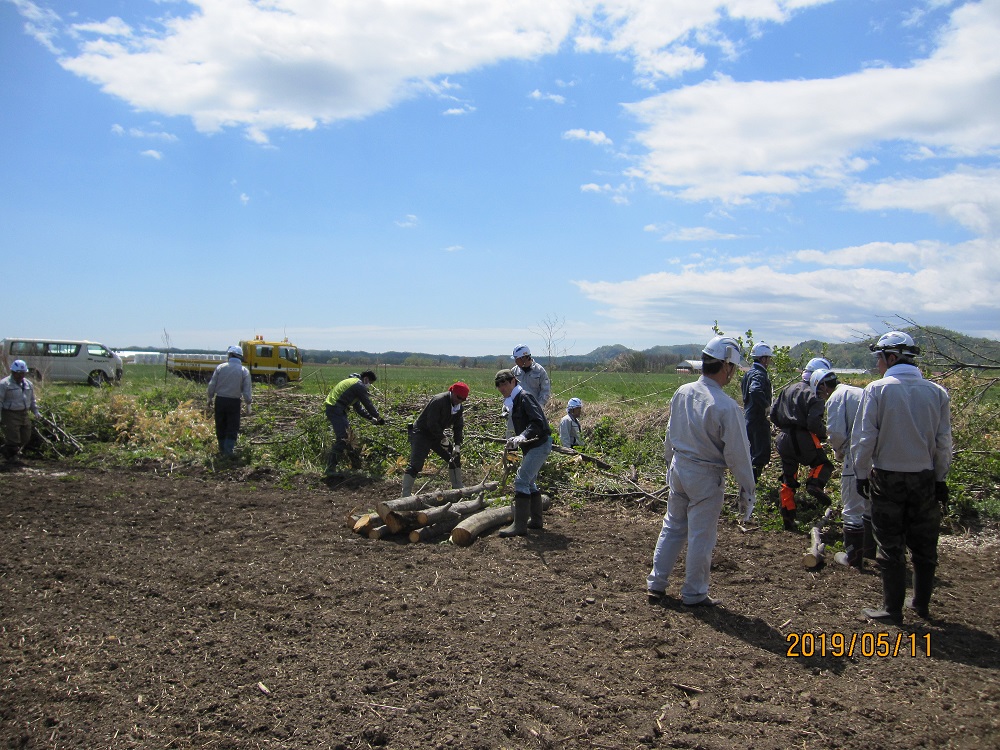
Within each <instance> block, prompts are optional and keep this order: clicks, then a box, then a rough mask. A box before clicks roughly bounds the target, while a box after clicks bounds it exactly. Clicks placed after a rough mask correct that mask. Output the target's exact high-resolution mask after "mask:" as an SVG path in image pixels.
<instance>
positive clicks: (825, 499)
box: [806, 481, 833, 508]
mask: <svg viewBox="0 0 1000 750" xmlns="http://www.w3.org/2000/svg"><path fill="white" fill-rule="evenodd" d="M806 492H808V493H809V494H810V495H812V496H813V497H814V498H816V499H817V500H819V502H820V504H821V505H822V506H823V507H824V508H829V507H830V505H831V503H833V499H832V498H831V497H830V496H829V495H827V494H826V492H824V491H823V485H822V484H820V483H819V482H813V481H809V482H806Z"/></svg>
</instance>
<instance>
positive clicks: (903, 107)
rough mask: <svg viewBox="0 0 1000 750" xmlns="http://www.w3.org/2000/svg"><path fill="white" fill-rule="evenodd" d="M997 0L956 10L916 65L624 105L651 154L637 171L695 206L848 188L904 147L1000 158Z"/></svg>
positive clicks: (726, 85) (735, 84)
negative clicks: (881, 154)
mask: <svg viewBox="0 0 1000 750" xmlns="http://www.w3.org/2000/svg"><path fill="white" fill-rule="evenodd" d="M998 36H1000V2H998V1H997V0H984V2H981V3H968V4H966V5H963V6H961V7H959V8H957V9H956V10H955V12H954V13H953V16H952V23H951V25H950V26H949V27H948V28H947V29H946V31H945V33H944V34H943V35H942V36H941V37H940V46H939V47H938V49H937V50H936V51H934V52H933V54H931V55H930V56H929V57H928V58H927V59H925V60H921V61H918V62H917V63H915V64H913V65H911V66H909V67H897V68H890V67H881V68H872V69H867V70H863V71H861V72H858V73H854V74H851V75H846V76H842V77H839V78H828V79H820V80H786V81H752V82H740V81H734V80H731V79H729V78H726V77H724V76H717V77H715V78H714V79H712V80H710V81H707V82H705V83H700V84H697V85H694V86H687V87H683V88H679V89H675V90H672V91H668V92H666V93H663V94H659V95H657V96H652V97H650V98H648V99H646V100H644V101H640V102H636V103H633V104H630V105H628V106H627V110H628V111H629V112H631V113H632V114H633V115H634V116H635V117H636V119H637V120H638V121H639V122H640V123H641V125H642V131H641V132H640V133H638V134H637V139H638V141H639V142H640V143H641V144H642V145H643V146H645V147H646V149H647V150H648V153H647V154H646V155H645V156H644V157H643V159H642V160H641V162H640V165H639V167H638V168H637V169H636V170H635V172H634V174H635V175H637V176H641V177H642V178H643V179H645V180H647V181H648V182H649V183H650V184H652V185H654V186H657V187H660V188H664V189H666V190H669V191H673V192H675V193H676V194H677V195H679V196H680V197H683V198H686V199H689V200H702V199H712V198H714V199H722V200H725V201H730V202H734V203H738V202H740V201H744V200H746V199H747V198H749V197H751V196H754V195H758V194H765V193H778V194H780V193H788V194H792V193H799V192H803V191H809V190H815V189H818V188H822V187H843V186H844V185H846V184H849V183H850V182H852V181H854V180H855V179H857V177H858V176H859V175H860V173H862V172H864V171H865V170H866V168H867V167H868V165H869V163H870V161H869V159H870V157H869V156H868V152H869V150H870V149H873V148H875V147H878V146H882V145H885V144H892V143H896V142H902V143H905V144H911V145H912V147H914V148H915V149H929V150H932V151H933V152H936V153H937V154H938V155H944V156H948V157H951V158H955V157H970V156H982V155H991V156H995V155H996V154H997V152H998V150H1000V56H998V55H997V54H996V39H997V38H998Z"/></svg>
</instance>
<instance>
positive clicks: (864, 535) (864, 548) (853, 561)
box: [826, 383, 875, 570]
mask: <svg viewBox="0 0 1000 750" xmlns="http://www.w3.org/2000/svg"><path fill="white" fill-rule="evenodd" d="M864 392H865V391H864V388H858V387H857V386H856V385H847V384H846V383H841V384H840V385H838V386H837V389H836V390H835V391H834V392H833V393H832V394H831V395H830V398H828V399H827V400H826V436H827V440H828V441H829V443H830V447H831V448H833V455H834V457H835V458H836V459H837V460H838V461H840V466H841V468H840V500H841V502H842V504H843V508H842V510H841V518H843V521H844V551H843V552H838V553H837V554H836V555H834V560H836V561H837V562H838V563H840V564H841V565H849V566H851V567H852V568H857V569H858V570H862V569H863V567H864V561H865V560H866V559H868V560H874V559H875V536H874V535H873V534H872V502H871V500H870V499H868V498H866V497H862V496H861V493H859V492H858V488H857V476H856V475H855V471H854V459H853V458H852V457H851V430H852V429H853V428H854V420H855V419H856V418H857V416H858V411H859V409H860V407H861V397H862V396H863V395H864Z"/></svg>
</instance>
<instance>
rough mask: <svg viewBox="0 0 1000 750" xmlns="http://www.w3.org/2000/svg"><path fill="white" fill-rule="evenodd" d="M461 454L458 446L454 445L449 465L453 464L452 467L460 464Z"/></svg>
mask: <svg viewBox="0 0 1000 750" xmlns="http://www.w3.org/2000/svg"><path fill="white" fill-rule="evenodd" d="M460 454H461V451H459V449H458V446H457V445H453V446H452V447H451V457H450V458H449V459H448V463H449V464H451V465H452V466H455V465H456V464H457V463H458V459H459V456H460Z"/></svg>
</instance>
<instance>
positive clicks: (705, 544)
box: [646, 336, 756, 607]
mask: <svg viewBox="0 0 1000 750" xmlns="http://www.w3.org/2000/svg"><path fill="white" fill-rule="evenodd" d="M741 360H742V356H741V354H740V347H739V344H738V343H737V342H736V341H735V340H734V339H732V338H730V337H728V336H716V337H715V338H713V339H712V340H711V341H709V342H708V345H707V346H706V347H705V348H704V350H702V355H701V361H702V375H701V377H699V378H698V380H696V381H695V382H693V383H686V384H685V385H682V386H681V387H680V388H678V389H677V392H676V393H674V397H673V398H672V399H671V400H670V420H669V422H668V423H667V435H666V438H665V439H664V441H663V455H664V458H665V459H666V461H667V467H668V468H667V484H668V485H669V487H670V495H669V499H668V500H667V513H666V515H665V516H664V517H663V529H662V530H661V531H660V538H659V539H658V540H657V542H656V551H655V552H654V553H653V569H652V570H651V571H650V573H649V575H648V576H647V578H646V596H647V601H648V602H649V603H650V604H658V603H660V602H661V601H662V600H663V599H664V597H665V596H666V588H667V578H668V576H669V575H670V572H671V571H672V570H673V567H674V564H675V563H676V562H677V558H678V556H679V555H680V552H681V549H682V548H683V547H684V544H685V542H686V543H687V562H686V571H685V576H684V585H683V586H682V587H681V601H682V602H683V603H684V604H685V605H687V606H689V607H696V606H713V605H716V604H719V603H720V600H718V599H713V598H712V597H711V596H709V594H708V584H709V575H710V573H711V568H712V552H713V551H714V549H715V542H716V539H717V538H718V526H719V515H720V513H721V512H722V503H723V499H724V491H725V476H724V475H725V472H726V468H727V467H728V468H729V470H730V471H732V473H733V476H734V477H735V478H736V481H737V483H738V484H739V485H740V494H739V507H740V514H741V516H742V520H743V521H744V522H746V521H748V520H749V519H750V517H751V515H752V513H753V506H754V502H755V490H756V483H755V482H754V477H753V467H752V465H751V463H750V444H749V441H748V440H747V430H746V423H745V422H744V420H743V409H741V408H740V405H739V404H737V403H736V401H734V400H733V399H732V398H730V397H729V396H727V395H726V394H725V392H724V391H723V390H722V389H723V387H724V386H726V385H728V383H729V381H730V380H732V378H733V375H735V373H736V371H737V368H738V366H739V364H740V362H741Z"/></svg>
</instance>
